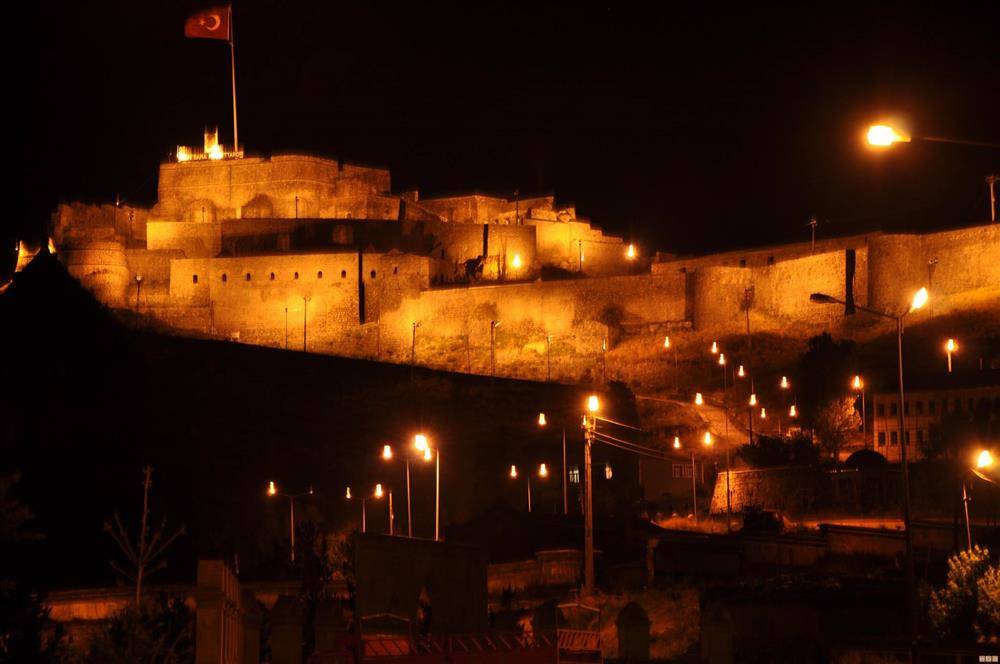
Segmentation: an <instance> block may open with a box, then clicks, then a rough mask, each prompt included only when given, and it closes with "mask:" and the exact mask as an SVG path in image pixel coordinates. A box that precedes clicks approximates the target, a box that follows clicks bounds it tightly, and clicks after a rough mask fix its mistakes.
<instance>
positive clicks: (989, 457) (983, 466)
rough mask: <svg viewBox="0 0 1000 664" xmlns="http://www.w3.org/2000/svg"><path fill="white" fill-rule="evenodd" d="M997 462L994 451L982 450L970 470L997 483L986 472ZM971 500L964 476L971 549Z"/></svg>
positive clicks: (967, 531) (991, 482)
mask: <svg viewBox="0 0 1000 664" xmlns="http://www.w3.org/2000/svg"><path fill="white" fill-rule="evenodd" d="M995 464H996V461H995V460H994V459H993V453H992V452H990V451H989V450H980V451H979V453H978V454H976V465H975V466H974V467H970V468H969V470H970V471H971V472H972V474H973V475H975V476H976V477H979V478H980V479H984V480H986V481H987V482H989V483H990V484H996V483H997V481H996V480H994V479H993V478H992V477H989V476H988V475H985V474H984V473H985V472H986V471H987V470H989V469H990V468H992V467H993V466H994V465H995ZM970 500H971V498H969V494H968V492H967V491H966V489H965V478H964V477H963V478H962V505H964V506H965V538H966V542H967V544H968V548H969V549H971V548H972V525H971V524H970V523H969V501H970Z"/></svg>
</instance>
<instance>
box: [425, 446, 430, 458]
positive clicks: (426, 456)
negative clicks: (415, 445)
mask: <svg viewBox="0 0 1000 664" xmlns="http://www.w3.org/2000/svg"><path fill="white" fill-rule="evenodd" d="M430 460H431V448H429V447H428V448H426V449H425V450H424V461H430Z"/></svg>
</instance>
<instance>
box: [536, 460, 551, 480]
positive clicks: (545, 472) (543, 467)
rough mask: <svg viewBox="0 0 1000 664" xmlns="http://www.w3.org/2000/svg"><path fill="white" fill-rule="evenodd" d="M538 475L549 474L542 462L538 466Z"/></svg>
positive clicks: (546, 475)
mask: <svg viewBox="0 0 1000 664" xmlns="http://www.w3.org/2000/svg"><path fill="white" fill-rule="evenodd" d="M538 476H539V477H548V476H549V469H548V468H546V467H545V464H544V463H543V464H542V465H541V466H539V467H538Z"/></svg>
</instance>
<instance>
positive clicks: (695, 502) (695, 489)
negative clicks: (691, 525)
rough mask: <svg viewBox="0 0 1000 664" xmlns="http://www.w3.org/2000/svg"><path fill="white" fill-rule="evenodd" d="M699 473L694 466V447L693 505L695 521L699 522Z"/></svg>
mask: <svg viewBox="0 0 1000 664" xmlns="http://www.w3.org/2000/svg"><path fill="white" fill-rule="evenodd" d="M697 478H698V473H697V472H695V468H694V447H692V448H691V506H692V511H693V512H694V521H695V523H697V522H698V480H697Z"/></svg>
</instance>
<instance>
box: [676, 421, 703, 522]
mask: <svg viewBox="0 0 1000 664" xmlns="http://www.w3.org/2000/svg"><path fill="white" fill-rule="evenodd" d="M674 449H675V450H679V449H681V438H680V436H674ZM697 478H698V473H697V472H695V466H694V446H693V445H692V446H691V513H692V514H694V521H695V523H698V479H697Z"/></svg>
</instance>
